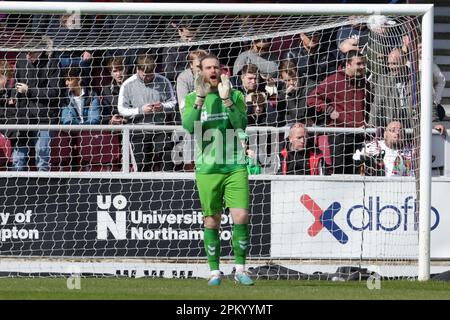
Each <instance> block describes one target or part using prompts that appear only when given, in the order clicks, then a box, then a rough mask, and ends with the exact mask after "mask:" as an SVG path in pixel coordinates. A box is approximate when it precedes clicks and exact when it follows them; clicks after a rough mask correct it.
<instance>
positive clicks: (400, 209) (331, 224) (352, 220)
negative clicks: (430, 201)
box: [300, 194, 440, 244]
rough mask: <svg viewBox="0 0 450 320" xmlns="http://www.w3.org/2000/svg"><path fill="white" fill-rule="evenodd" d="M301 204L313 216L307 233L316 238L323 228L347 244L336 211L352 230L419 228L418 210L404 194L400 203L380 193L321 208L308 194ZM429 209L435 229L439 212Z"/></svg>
mask: <svg viewBox="0 0 450 320" xmlns="http://www.w3.org/2000/svg"><path fill="white" fill-rule="evenodd" d="M300 203H301V204H302V205H303V206H304V207H305V208H306V209H307V210H308V211H309V212H310V213H311V214H312V215H313V216H314V219H315V220H314V223H313V224H312V225H311V226H310V227H309V228H308V234H309V236H311V237H315V236H317V235H318V234H319V233H320V232H321V231H322V229H324V228H325V229H326V230H328V231H329V232H330V234H331V235H332V236H333V237H334V238H335V239H336V240H337V241H338V242H339V243H341V244H346V243H347V242H348V241H349V236H348V235H347V233H346V232H344V230H343V229H342V228H341V226H340V225H339V224H338V223H336V222H335V219H336V216H337V215H338V214H339V213H345V212H346V215H345V222H346V224H347V226H348V227H349V228H350V229H351V230H353V231H376V232H407V231H411V228H412V230H414V231H417V229H418V223H417V222H418V212H417V208H416V204H415V201H414V198H413V197H412V196H406V197H405V199H404V201H403V202H402V203H401V204H393V203H388V202H383V201H382V199H381V197H380V196H375V197H374V196H369V197H368V201H367V202H366V203H364V204H356V205H352V206H350V207H349V208H348V209H345V208H343V206H342V204H341V203H340V202H337V201H334V202H332V203H331V204H330V205H329V206H328V207H327V209H325V210H323V209H322V208H321V207H320V206H319V205H318V204H317V203H316V202H315V201H314V200H313V199H312V198H311V197H310V196H309V195H308V194H303V195H302V196H301V197H300ZM431 212H432V213H433V215H434V223H433V224H432V226H431V230H434V229H436V228H437V226H438V225H439V222H440V215H439V211H438V210H437V209H436V208H434V207H431ZM433 215H432V218H433ZM339 218H340V221H342V220H343V219H342V217H339ZM341 224H342V223H341ZM343 225H345V224H343Z"/></svg>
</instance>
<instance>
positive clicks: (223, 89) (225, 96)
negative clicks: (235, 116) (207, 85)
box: [217, 74, 233, 108]
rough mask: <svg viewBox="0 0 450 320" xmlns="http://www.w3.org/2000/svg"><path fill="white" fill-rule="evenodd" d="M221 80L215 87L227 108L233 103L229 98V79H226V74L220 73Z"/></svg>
mask: <svg viewBox="0 0 450 320" xmlns="http://www.w3.org/2000/svg"><path fill="white" fill-rule="evenodd" d="M220 80H221V82H220V83H219V85H218V86H217V89H218V90H219V96H220V98H221V99H222V101H223V103H224V105H225V106H226V107H227V108H229V107H231V106H232V105H233V101H231V99H230V95H231V84H230V79H228V77H227V75H225V74H222V75H220Z"/></svg>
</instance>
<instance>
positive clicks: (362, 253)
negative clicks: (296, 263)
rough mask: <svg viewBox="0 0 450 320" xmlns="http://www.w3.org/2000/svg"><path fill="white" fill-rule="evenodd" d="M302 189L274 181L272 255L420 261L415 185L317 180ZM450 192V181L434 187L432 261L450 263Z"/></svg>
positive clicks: (309, 182) (306, 257) (302, 185)
mask: <svg viewBox="0 0 450 320" xmlns="http://www.w3.org/2000/svg"><path fill="white" fill-rule="evenodd" d="M399 182H400V181H399ZM403 182H405V181H403ZM300 186H301V187H300V188H299V182H297V181H272V188H271V189H272V203H271V207H272V209H271V212H272V217H271V222H272V225H271V230H272V234H271V239H272V246H271V249H272V251H271V252H272V256H274V257H282V258H283V257H285V258H288V257H289V258H292V257H297V258H305V259H314V258H317V259H347V258H348V259H359V258H364V259H395V258H401V259H417V255H418V208H417V204H415V197H416V196H415V192H414V184H413V183H402V184H401V185H400V184H399V187H398V188H396V189H395V190H393V189H392V187H391V188H390V189H387V188H386V187H385V186H386V183H385V181H379V182H376V181H342V180H339V179H335V180H330V181H323V180H313V179H312V180H308V181H302V182H301V184H300ZM448 192H450V183H448V182H445V181H442V182H434V183H433V193H432V212H431V230H432V232H431V240H432V242H431V257H432V258H448V259H450V241H448V230H450V217H449V216H448V215H446V214H445V210H446V207H445V200H444V199H446V194H447V195H448V194H449V193H448ZM287 221H289V223H287ZM446 239H447V240H446Z"/></svg>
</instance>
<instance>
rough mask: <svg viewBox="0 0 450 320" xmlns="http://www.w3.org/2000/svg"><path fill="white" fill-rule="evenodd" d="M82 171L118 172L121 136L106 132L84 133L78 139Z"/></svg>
mask: <svg viewBox="0 0 450 320" xmlns="http://www.w3.org/2000/svg"><path fill="white" fill-rule="evenodd" d="M77 140H78V142H77V146H78V151H79V155H80V162H81V170H83V171H118V170H120V162H121V153H120V152H121V151H120V139H119V134H114V133H111V132H104V131H83V132H81V134H80V136H79V137H77Z"/></svg>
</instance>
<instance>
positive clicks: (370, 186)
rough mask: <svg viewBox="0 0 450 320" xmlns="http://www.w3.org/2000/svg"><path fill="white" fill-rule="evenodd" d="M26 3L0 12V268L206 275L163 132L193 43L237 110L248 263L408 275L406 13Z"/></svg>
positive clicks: (193, 55)
mask: <svg viewBox="0 0 450 320" xmlns="http://www.w3.org/2000/svg"><path fill="white" fill-rule="evenodd" d="M38 5H39V4H34V3H30V4H28V6H29V8H28V9H29V11H26V10H25V9H21V10H19V11H18V10H16V11H13V10H12V9H9V10H10V11H8V10H6V9H5V10H3V9H2V10H3V11H2V12H4V13H3V14H2V15H1V17H0V19H1V20H0V28H1V32H2V39H3V41H2V42H1V47H0V54H1V61H0V79H1V81H0V89H1V92H2V96H1V99H2V100H1V103H2V105H1V106H0V108H1V109H2V113H1V115H0V117H1V121H2V128H3V129H1V130H0V132H1V145H0V147H1V159H0V160H1V169H0V170H1V172H0V174H1V178H0V179H1V181H2V183H1V186H0V214H1V220H0V274H1V275H8V276H14V275H58V274H64V273H72V272H73V270H77V272H81V273H82V274H95V275H125V276H136V277H139V276H163V277H197V276H198V277H206V276H207V275H208V274H209V271H208V269H207V263H206V258H205V252H204V249H203V240H202V239H203V222H202V208H201V205H200V201H199V197H198V193H197V189H196V185H195V175H194V160H195V156H196V150H195V145H196V142H195V141H194V136H193V135H190V134H188V133H187V132H186V131H185V130H184V129H183V128H182V126H181V119H182V113H183V108H184V98H185V96H186V95H187V94H188V93H189V92H191V91H193V90H194V86H193V85H194V77H195V74H196V73H197V72H198V66H199V59H200V58H201V57H202V56H203V55H204V54H206V53H212V54H215V55H216V56H218V57H219V59H220V63H221V72H222V73H226V74H227V75H228V76H229V77H230V80H231V83H232V85H233V88H234V89H237V90H240V91H242V93H243V95H244V98H245V103H246V106H247V108H248V112H247V115H248V127H247V130H246V137H241V140H240V143H241V144H242V145H243V146H245V149H248V150H249V151H246V154H247V158H246V160H247V164H248V166H247V168H248V170H249V172H250V173H251V175H250V200H251V210H250V217H251V218H250V235H251V241H250V248H249V253H248V267H251V268H252V269H251V272H253V273H254V274H258V275H260V276H263V274H264V272H266V275H269V274H271V275H272V276H274V275H275V277H278V278H283V277H286V276H288V275H289V274H291V277H292V275H294V277H296V276H299V277H300V276H301V277H304V278H308V277H309V278H313V277H315V276H317V273H316V274H315V275H313V273H314V272H316V271H319V272H325V273H334V272H335V271H336V268H337V267H342V266H345V267H352V268H347V269H345V270H349V271H348V272H350V273H351V272H353V271H355V270H358V269H357V268H367V269H368V270H369V273H370V272H377V273H378V274H380V275H382V276H415V275H417V270H418V269H417V259H418V253H419V246H418V221H419V219H418V214H419V204H418V199H419V184H420V180H419V178H420V172H419V169H420V164H421V161H420V160H421V159H420V157H419V155H420V148H421V145H420V134H421V132H422V133H423V131H422V130H421V127H420V120H421V85H420V73H419V65H420V62H421V56H420V50H419V48H420V45H421V21H422V16H421V15H419V14H417V15H412V14H411V15H393V14H383V13H380V14H373V13H370V14H362V15H361V14H351V13H349V14H341V15H330V14H325V13H324V12H322V13H320V12H318V13H316V14H307V15H301V14H292V15H283V14H271V13H270V12H272V11H268V13H267V14H260V13H258V14H256V13H255V14H250V13H245V14H236V13H234V14H219V13H215V14H212V13H210V14H195V15H191V14H184V13H177V12H176V11H174V12H172V13H167V11H165V10H161V12H164V14H160V13H158V12H157V11H158V10H156V9H155V10H154V11H153V12H152V11H151V9H150V7H146V6H143V5H142V4H134V3H130V4H127V7H124V6H120V7H119V6H117V8H118V9H119V8H120V10H118V11H117V12H115V13H114V12H112V11H113V10H112V9H109V10H108V11H101V10H100V9H99V10H98V11H94V10H85V8H88V5H87V4H86V6H85V7H83V8H82V9H80V8H76V7H73V6H70V5H69V4H67V5H66V7H64V5H63V4H56V5H55V6H56V8H58V10H52V9H51V8H50V9H49V11H48V12H43V11H42V10H38V9H39V8H38V7H37V6H38ZM202 5H203V4H202ZM139 6H141V7H139ZM113 7H114V6H113ZM113 7H112V8H113ZM61 8H64V10H65V11H62V9H61ZM114 8H115V7H114ZM114 8H113V9H114ZM139 8H141V9H142V11H141V12H144V13H141V14H136V11H134V10H138V9H139ZM158 8H160V7H158ZM166 8H167V7H166ZM227 8H228V9H229V8H230V7H227ZM252 8H254V9H255V10H256V9H258V8H257V6H254V7H252ZM270 8H274V7H270ZM83 10H84V11H83ZM36 12H39V13H36ZM121 12H125V13H121ZM145 12H148V13H145ZM227 12H229V11H227ZM256 12H260V10H258V11H256ZM149 105H150V107H145V106H149ZM149 108H150V109H151V111H148V110H150V109H149ZM426 108H428V106H426ZM146 110H147V111H146ZM202 117H203V115H202ZM202 120H205V121H206V120H208V116H207V115H205V119H203V118H202ZM212 120H213V119H212ZM212 120H209V121H212ZM427 129H429V127H427ZM203 138H205V139H207V138H206V137H203ZM426 163H428V162H426ZM436 219H439V210H438V209H436V208H432V211H431V226H432V228H433V223H435V222H436ZM232 223H233V221H232V219H231V217H230V215H229V213H228V210H224V212H223V215H222V226H221V233H220V237H221V241H222V251H221V263H222V271H224V273H225V274H229V273H231V272H232V267H233V252H232V246H231V226H232ZM277 268H278V269H277ZM283 268H288V269H290V271H289V272H291V273H289V272H288V271H286V270H287V269H283ZM273 270H278V271H275V272H273ZM308 275H309V276H308Z"/></svg>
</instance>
